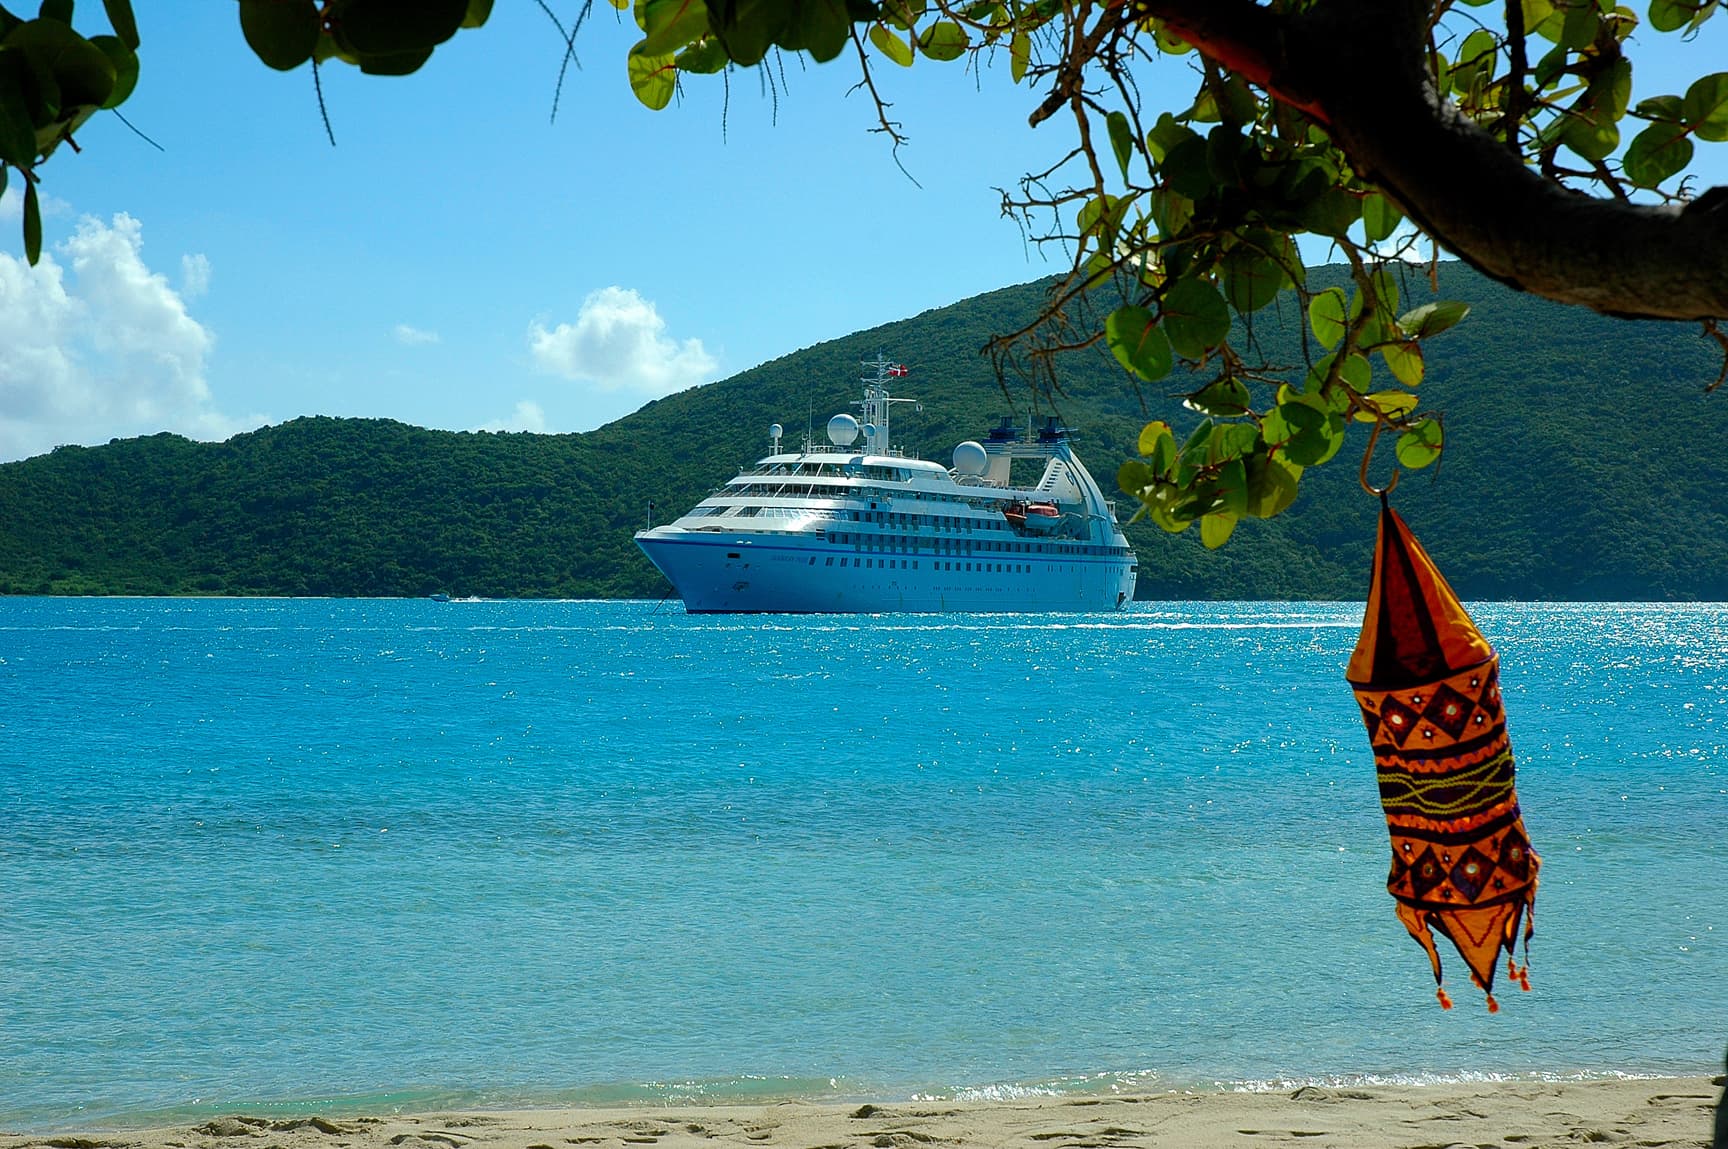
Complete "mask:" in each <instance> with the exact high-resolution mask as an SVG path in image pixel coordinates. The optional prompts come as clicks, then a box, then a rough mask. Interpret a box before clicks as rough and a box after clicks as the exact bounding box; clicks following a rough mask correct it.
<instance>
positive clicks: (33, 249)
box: [24, 179, 42, 267]
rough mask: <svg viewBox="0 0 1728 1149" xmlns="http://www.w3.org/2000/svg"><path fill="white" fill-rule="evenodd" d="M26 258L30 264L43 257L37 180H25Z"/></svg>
mask: <svg viewBox="0 0 1728 1149" xmlns="http://www.w3.org/2000/svg"><path fill="white" fill-rule="evenodd" d="M24 258H25V259H26V260H28V261H29V262H30V266H32V267H34V266H36V261H37V260H39V259H41V258H42V205H41V203H39V202H38V201H37V199H36V181H35V180H28V179H27V180H25V181H24Z"/></svg>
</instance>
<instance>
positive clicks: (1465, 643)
mask: <svg viewBox="0 0 1728 1149" xmlns="http://www.w3.org/2000/svg"><path fill="white" fill-rule="evenodd" d="M1499 669H1500V658H1499V656H1498V655H1496V654H1495V653H1494V648H1493V647H1492V646H1490V645H1489V644H1488V640H1487V639H1485V638H1483V637H1482V633H1481V631H1479V630H1477V629H1476V624H1475V623H1473V622H1471V621H1470V616H1469V615H1468V614H1467V613H1465V611H1464V607H1463V605H1462V604H1460V603H1459V601H1458V596H1457V595H1455V594H1454V593H1453V592H1452V588H1451V587H1450V586H1448V585H1447V584H1446V579H1445V578H1444V576H1442V575H1441V574H1440V572H1439V570H1438V569H1436V567H1435V566H1434V563H1433V560H1431V559H1430V558H1429V557H1428V554H1427V552H1426V551H1424V550H1423V549H1422V544H1420V543H1418V542H1417V541H1416V538H1415V536H1414V535H1412V534H1411V533H1410V528H1409V527H1407V526H1406V525H1405V524H1404V520H1403V519H1401V518H1400V517H1399V516H1398V513H1397V512H1396V511H1394V510H1393V509H1392V508H1391V507H1390V506H1389V505H1388V504H1387V503H1386V500H1385V497H1384V495H1382V497H1381V501H1380V534H1379V541H1378V542H1377V544H1376V546H1375V552H1374V579H1373V586H1372V588H1371V590H1370V591H1369V594H1368V607H1367V610H1366V612H1365V613H1364V615H1363V618H1362V636H1361V638H1360V639H1358V641H1357V643H1356V652H1355V653H1354V654H1353V655H1352V656H1351V658H1350V666H1349V669H1348V670H1347V671H1346V673H1345V677H1346V678H1347V679H1348V680H1349V682H1350V684H1351V685H1352V686H1354V687H1355V689H1356V702H1357V704H1358V705H1359V706H1360V707H1361V708H1362V721H1363V723H1364V724H1365V725H1366V726H1367V728H1368V740H1369V742H1370V744H1371V745H1372V746H1373V748H1374V765H1375V769H1376V771H1377V772H1378V774H1379V780H1380V804H1381V806H1382V807H1383V808H1384V810H1385V813H1386V826H1387V829H1388V830H1389V831H1390V832H1391V836H1392V871H1391V875H1390V877H1388V878H1387V881H1386V888H1387V889H1388V890H1389V891H1390V892H1391V894H1392V896H1393V897H1394V898H1396V899H1397V902H1398V917H1399V919H1400V920H1401V921H1403V923H1404V926H1405V928H1406V929H1408V930H1409V931H1410V936H1411V937H1413V938H1415V939H1416V940H1417V941H1418V942H1420V943H1421V944H1422V948H1423V949H1425V950H1427V952H1428V958H1429V960H1430V961H1431V962H1432V963H1433V965H1434V981H1435V983H1436V985H1437V986H1439V988H1438V989H1437V990H1436V994H1437V996H1438V997H1439V999H1440V1004H1441V1005H1443V1006H1445V1007H1446V1008H1448V1009H1450V1008H1451V1007H1452V1002H1451V1000H1450V999H1449V998H1448V997H1447V994H1446V990H1445V987H1444V984H1443V983H1442V980H1441V971H1440V953H1439V951H1438V950H1437V949H1436V948H1435V943H1434V934H1435V933H1439V934H1441V935H1443V936H1444V937H1446V938H1447V939H1448V940H1449V941H1451V943H1452V944H1453V946H1455V947H1456V948H1457V950H1458V953H1459V955H1460V956H1461V957H1462V958H1463V959H1464V963H1465V964H1466V965H1467V966H1469V967H1470V973H1471V976H1472V980H1473V981H1474V982H1475V983H1476V985H1478V986H1479V987H1481V989H1482V990H1483V991H1484V992H1485V993H1486V994H1487V995H1488V1008H1489V1010H1491V1011H1493V1010H1498V1009H1499V1008H1500V1007H1499V1004H1498V1003H1497V1002H1496V1001H1495V1000H1494V992H1493V991H1494V973H1495V967H1496V966H1497V965H1498V964H1499V959H1500V952H1501V951H1502V950H1504V951H1505V952H1506V963H1507V973H1508V975H1509V976H1510V977H1511V978H1512V979H1513V980H1515V981H1517V982H1518V984H1519V985H1520V986H1522V987H1523V988H1524V989H1529V988H1530V980H1529V967H1528V965H1525V966H1522V967H1521V966H1519V965H1518V964H1517V962H1516V960H1514V947H1515V946H1516V944H1517V941H1518V930H1519V924H1520V921H1522V923H1523V927H1524V942H1525V952H1526V961H1528V952H1529V941H1530V934H1531V932H1532V930H1533V918H1534V915H1533V910H1534V905H1535V898H1536V872H1537V869H1538V868H1539V867H1540V865H1541V861H1540V859H1539V858H1538V857H1537V856H1536V853H1535V851H1534V850H1532V849H1531V848H1530V839H1529V837H1528V835H1527V834H1526V833H1525V831H1524V819H1523V817H1522V815H1521V814H1520V812H1519V809H1518V795H1517V792H1516V789H1515V788H1514V784H1513V783H1514V769H1513V763H1512V748H1511V744H1510V742H1509V741H1508V739H1507V736H1506V719H1505V714H1504V711H1503V710H1502V708H1501V702H1500V685H1499Z"/></svg>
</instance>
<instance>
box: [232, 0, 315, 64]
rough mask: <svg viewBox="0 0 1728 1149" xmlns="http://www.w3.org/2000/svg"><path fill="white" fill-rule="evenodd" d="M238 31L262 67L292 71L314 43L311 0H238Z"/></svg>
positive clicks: (305, 57)
mask: <svg viewBox="0 0 1728 1149" xmlns="http://www.w3.org/2000/svg"><path fill="white" fill-rule="evenodd" d="M240 32H241V34H242V35H244V36H245V37H246V44H247V46H248V47H249V48H251V49H252V54H253V55H255V56H257V57H258V58H259V59H260V60H262V61H263V62H264V64H265V66H266V67H270V68H275V69H276V70H277V71H279V72H288V71H292V70H293V69H295V68H298V67H299V66H300V65H301V64H304V63H305V62H306V61H307V60H310V59H311V58H312V49H313V48H314V47H315V46H316V45H317V43H318V5H317V4H316V3H315V0H240Z"/></svg>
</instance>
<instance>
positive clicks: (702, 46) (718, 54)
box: [674, 36, 731, 76]
mask: <svg viewBox="0 0 1728 1149" xmlns="http://www.w3.org/2000/svg"><path fill="white" fill-rule="evenodd" d="M674 62H675V63H676V64H677V65H678V70H679V71H680V72H690V73H692V74H694V75H698V76H712V75H713V74H714V73H716V72H719V71H721V70H723V69H724V68H725V67H726V65H727V64H728V63H730V62H731V58H730V57H729V56H727V55H726V45H724V44H722V43H721V42H720V38H719V37H718V36H707V37H704V38H703V39H701V40H698V41H696V42H695V43H694V44H692V45H690V46H689V47H688V48H686V49H684V50H683V51H682V52H680V53H678V56H677V59H676V60H675V61H674Z"/></svg>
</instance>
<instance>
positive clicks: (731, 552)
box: [726, 551, 742, 559]
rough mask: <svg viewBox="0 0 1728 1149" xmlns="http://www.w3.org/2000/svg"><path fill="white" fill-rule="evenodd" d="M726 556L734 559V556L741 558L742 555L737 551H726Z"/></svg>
mask: <svg viewBox="0 0 1728 1149" xmlns="http://www.w3.org/2000/svg"><path fill="white" fill-rule="evenodd" d="M726 557H727V558H729V559H735V558H741V557H742V556H741V555H739V553H738V552H737V551H727V552H726Z"/></svg>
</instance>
